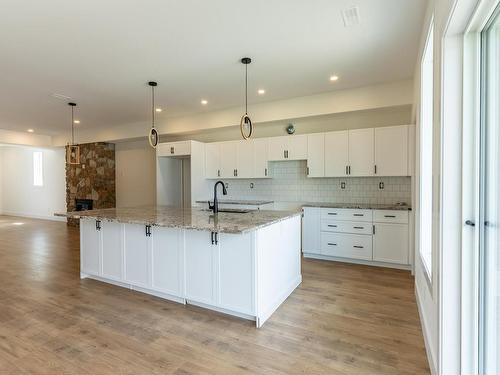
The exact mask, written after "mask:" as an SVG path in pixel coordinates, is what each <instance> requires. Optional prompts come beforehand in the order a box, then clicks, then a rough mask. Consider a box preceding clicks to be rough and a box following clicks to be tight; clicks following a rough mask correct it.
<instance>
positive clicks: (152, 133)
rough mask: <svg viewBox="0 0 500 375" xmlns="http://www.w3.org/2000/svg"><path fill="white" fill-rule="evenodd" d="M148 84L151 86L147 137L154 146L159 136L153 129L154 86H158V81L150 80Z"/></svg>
mask: <svg viewBox="0 0 500 375" xmlns="http://www.w3.org/2000/svg"><path fill="white" fill-rule="evenodd" d="M148 85H149V86H151V129H150V130H149V135H148V139H149V144H150V145H151V147H153V148H156V146H158V141H159V138H160V137H159V136H158V132H157V131H156V129H155V87H156V86H158V83H157V82H154V81H150V82H148Z"/></svg>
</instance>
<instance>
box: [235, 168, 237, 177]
mask: <svg viewBox="0 0 500 375" xmlns="http://www.w3.org/2000/svg"><path fill="white" fill-rule="evenodd" d="M235 172H236V177H238V170H237V169H235Z"/></svg>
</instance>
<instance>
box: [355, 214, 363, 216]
mask: <svg viewBox="0 0 500 375" xmlns="http://www.w3.org/2000/svg"><path fill="white" fill-rule="evenodd" d="M353 215H354V216H365V214H353Z"/></svg>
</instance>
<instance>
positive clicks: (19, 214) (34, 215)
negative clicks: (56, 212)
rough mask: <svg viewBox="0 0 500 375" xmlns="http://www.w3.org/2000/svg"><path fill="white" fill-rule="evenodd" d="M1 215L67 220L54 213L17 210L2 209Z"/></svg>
mask: <svg viewBox="0 0 500 375" xmlns="http://www.w3.org/2000/svg"><path fill="white" fill-rule="evenodd" d="M0 215H3V216H17V217H25V218H28V219H40V220H50V221H63V222H65V221H66V218H65V217H61V216H53V215H37V214H33V213H28V212H15V211H2V212H1V213H0Z"/></svg>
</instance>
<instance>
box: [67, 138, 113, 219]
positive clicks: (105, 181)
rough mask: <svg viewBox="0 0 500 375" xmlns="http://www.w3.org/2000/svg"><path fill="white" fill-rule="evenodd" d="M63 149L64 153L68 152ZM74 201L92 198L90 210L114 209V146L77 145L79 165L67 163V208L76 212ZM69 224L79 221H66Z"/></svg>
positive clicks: (107, 144)
mask: <svg viewBox="0 0 500 375" xmlns="http://www.w3.org/2000/svg"><path fill="white" fill-rule="evenodd" d="M67 150H68V149H67V148H66V152H67ZM75 199H92V200H93V208H94V209H100V208H113V207H115V206H116V176H115V145H114V144H112V143H102V142H100V143H86V144H82V145H80V164H76V165H74V164H66V208H67V210H68V211H74V210H75ZM68 225H70V226H78V225H79V221H78V220H76V219H68Z"/></svg>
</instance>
